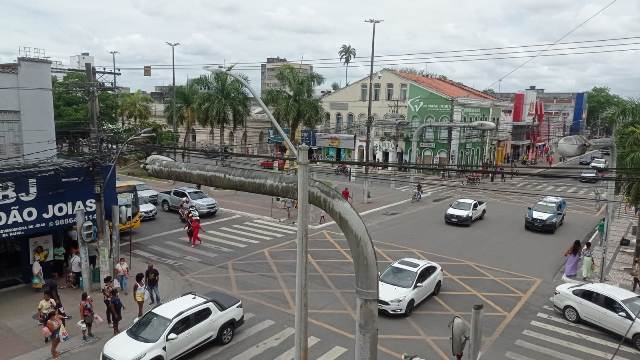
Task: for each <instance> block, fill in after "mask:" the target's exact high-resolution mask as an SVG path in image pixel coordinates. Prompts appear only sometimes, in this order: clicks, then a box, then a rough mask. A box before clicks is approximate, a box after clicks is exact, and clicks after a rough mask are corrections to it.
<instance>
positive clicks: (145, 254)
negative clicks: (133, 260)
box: [131, 249, 182, 266]
mask: <svg viewBox="0 0 640 360" xmlns="http://www.w3.org/2000/svg"><path fill="white" fill-rule="evenodd" d="M131 252H132V253H134V254H137V255H140V256H142V257H146V258H147V259H151V260H154V261H157V262H161V263H165V264H169V265H174V266H180V265H182V263H181V262H179V261H175V260H171V259H167V258H163V257H160V256H156V255H154V254H151V253H148V252H146V251H142V250H138V249H136V250H132V251H131Z"/></svg>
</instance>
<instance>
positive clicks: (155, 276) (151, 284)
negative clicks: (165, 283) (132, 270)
mask: <svg viewBox="0 0 640 360" xmlns="http://www.w3.org/2000/svg"><path fill="white" fill-rule="evenodd" d="M144 278H145V282H146V284H147V290H148V291H149V297H150V298H151V302H150V303H149V305H153V303H154V302H156V301H157V302H158V305H160V304H162V302H161V301H160V291H159V289H158V282H159V281H160V273H159V272H158V270H157V269H155V268H154V267H153V264H152V263H149V265H148V266H147V271H145V273H144ZM154 294H155V299H154V298H153V296H154Z"/></svg>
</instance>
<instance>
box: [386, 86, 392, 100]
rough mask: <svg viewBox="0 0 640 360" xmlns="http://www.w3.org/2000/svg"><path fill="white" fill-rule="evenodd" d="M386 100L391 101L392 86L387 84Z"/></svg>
mask: <svg viewBox="0 0 640 360" xmlns="http://www.w3.org/2000/svg"><path fill="white" fill-rule="evenodd" d="M387 100H389V101H390V100H393V84H387Z"/></svg>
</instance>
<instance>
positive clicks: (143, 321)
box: [127, 311, 171, 343]
mask: <svg viewBox="0 0 640 360" xmlns="http://www.w3.org/2000/svg"><path fill="white" fill-rule="evenodd" d="M169 324H171V320H169V319H167V318H166V317H163V316H160V315H158V314H156V313H154V312H153V311H150V312H148V313H146V314H145V315H144V316H143V317H142V318H140V320H138V321H137V322H136V323H135V324H133V326H131V327H130V328H129V329H128V330H127V335H129V337H131V338H132V339H134V340H136V341H140V342H144V343H155V342H156V341H158V339H160V337H161V336H162V334H164V332H165V330H167V327H169Z"/></svg>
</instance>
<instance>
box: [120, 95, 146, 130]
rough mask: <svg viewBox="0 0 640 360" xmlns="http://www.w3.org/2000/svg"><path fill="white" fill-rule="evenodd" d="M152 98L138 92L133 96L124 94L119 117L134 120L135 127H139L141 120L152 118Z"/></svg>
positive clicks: (121, 99)
mask: <svg viewBox="0 0 640 360" xmlns="http://www.w3.org/2000/svg"><path fill="white" fill-rule="evenodd" d="M151 103H153V99H151V96H149V95H147V94H144V93H142V91H140V90H138V91H136V92H134V93H131V94H122V95H121V98H120V110H119V115H120V116H122V117H123V118H126V119H127V120H133V125H134V127H138V123H139V122H140V121H141V120H148V119H149V118H150V117H151Z"/></svg>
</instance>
